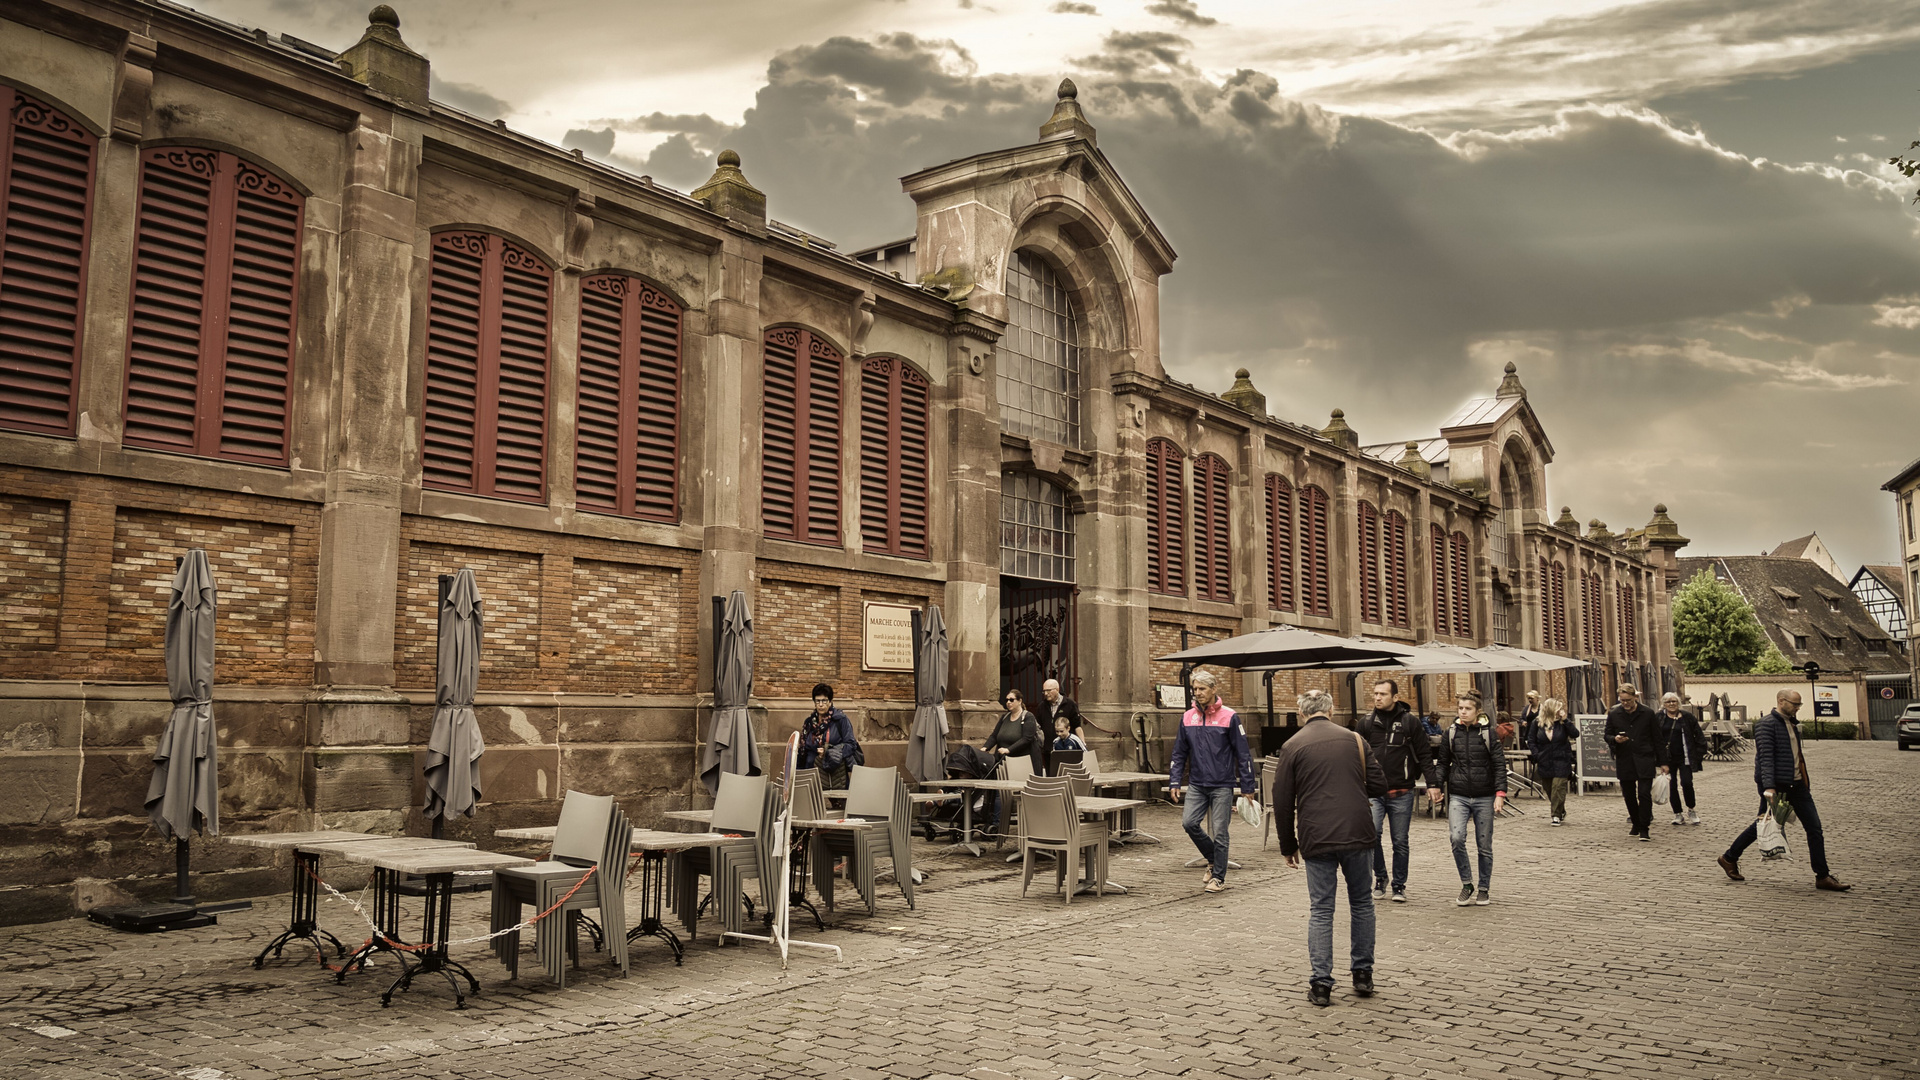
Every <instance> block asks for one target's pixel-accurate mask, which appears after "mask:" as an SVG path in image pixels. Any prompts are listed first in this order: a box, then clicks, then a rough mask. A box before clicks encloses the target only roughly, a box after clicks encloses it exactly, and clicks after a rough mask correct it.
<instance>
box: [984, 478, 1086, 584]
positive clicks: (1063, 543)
mask: <svg viewBox="0 0 1920 1080" xmlns="http://www.w3.org/2000/svg"><path fill="white" fill-rule="evenodd" d="M1000 572H1001V573H1003V574H1008V575H1010V576H1013V577H1018V578H1026V579H1028V580H1032V581H1064V582H1070V581H1072V580H1073V514H1072V513H1071V512H1069V510H1068V508H1067V493H1066V492H1064V491H1062V490H1060V489H1059V488H1058V487H1055V486H1054V485H1053V484H1050V483H1048V482H1047V481H1045V480H1043V479H1041V478H1040V477H1038V476H1035V475H1033V474H1032V473H1007V474H1005V475H1003V476H1001V478H1000Z"/></svg>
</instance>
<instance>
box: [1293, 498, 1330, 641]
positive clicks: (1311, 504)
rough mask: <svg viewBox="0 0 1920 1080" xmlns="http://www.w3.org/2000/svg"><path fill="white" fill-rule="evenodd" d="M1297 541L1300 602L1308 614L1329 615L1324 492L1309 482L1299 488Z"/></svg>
mask: <svg viewBox="0 0 1920 1080" xmlns="http://www.w3.org/2000/svg"><path fill="white" fill-rule="evenodd" d="M1300 531H1301V533H1302V534H1303V535H1302V536H1301V540H1300V546H1301V549H1302V552H1301V553H1302V556H1303V560H1304V561H1305V563H1306V574H1305V577H1306V582H1305V584H1304V585H1303V586H1302V603H1303V606H1304V608H1305V610H1306V613H1307V614H1308V615H1331V614H1333V579H1332V560H1331V556H1330V554H1329V552H1328V544H1327V540H1328V536H1327V493H1326V492H1324V491H1322V490H1320V489H1319V488H1317V487H1313V486H1311V485H1309V486H1307V487H1304V488H1301V489H1300Z"/></svg>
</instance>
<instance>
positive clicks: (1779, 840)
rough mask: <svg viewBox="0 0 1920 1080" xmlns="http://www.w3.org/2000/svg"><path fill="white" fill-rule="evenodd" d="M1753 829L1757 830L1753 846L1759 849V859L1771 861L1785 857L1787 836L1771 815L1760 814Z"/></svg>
mask: <svg viewBox="0 0 1920 1080" xmlns="http://www.w3.org/2000/svg"><path fill="white" fill-rule="evenodd" d="M1754 827H1755V829H1756V830H1757V832H1756V835H1755V837H1754V846H1755V847H1757V848H1759V849H1760V857H1761V858H1763V859H1767V860H1773V859H1784V858H1786V857H1787V834H1786V832H1785V831H1784V830H1782V829H1781V828H1780V823H1779V822H1778V821H1775V820H1774V817H1773V815H1772V814H1761V815H1760V818H1759V820H1758V821H1756V822H1755V823H1754Z"/></svg>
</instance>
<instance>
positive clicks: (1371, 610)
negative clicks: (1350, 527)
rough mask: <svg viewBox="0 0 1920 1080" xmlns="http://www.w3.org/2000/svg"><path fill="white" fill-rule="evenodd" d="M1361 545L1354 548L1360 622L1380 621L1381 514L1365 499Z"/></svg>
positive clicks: (1361, 511)
mask: <svg viewBox="0 0 1920 1080" xmlns="http://www.w3.org/2000/svg"><path fill="white" fill-rule="evenodd" d="M1355 516H1356V517H1357V518H1358V519H1359V522H1360V536H1359V544H1358V546H1356V547H1355V548H1354V552H1355V553H1356V554H1357V556H1358V558H1359V562H1360V621H1361V622H1370V623H1377V622H1379V621H1380V512H1379V511H1378V510H1375V509H1374V508H1373V504H1372V503H1370V502H1367V501H1366V500H1365V499H1362V500H1360V508H1359V512H1358V513H1357V514H1356V515H1355Z"/></svg>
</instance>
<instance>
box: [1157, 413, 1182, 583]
mask: <svg viewBox="0 0 1920 1080" xmlns="http://www.w3.org/2000/svg"><path fill="white" fill-rule="evenodd" d="M1185 459H1186V455H1185V454H1183V453H1181V452H1180V448H1179V447H1177V446H1175V445H1173V443H1171V442H1169V441H1168V440H1166V439H1151V440H1149V441H1148V442H1147V591H1149V592H1157V593H1164V594H1166V595H1169V596H1185V595H1186V594H1187V574H1186V564H1187V551H1186V542H1185V541H1186V516H1187V507H1186V493H1185V490H1184V489H1183V488H1182V486H1181V482H1180V481H1181V477H1180V463H1181V462H1182V461H1184V460H1185Z"/></svg>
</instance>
